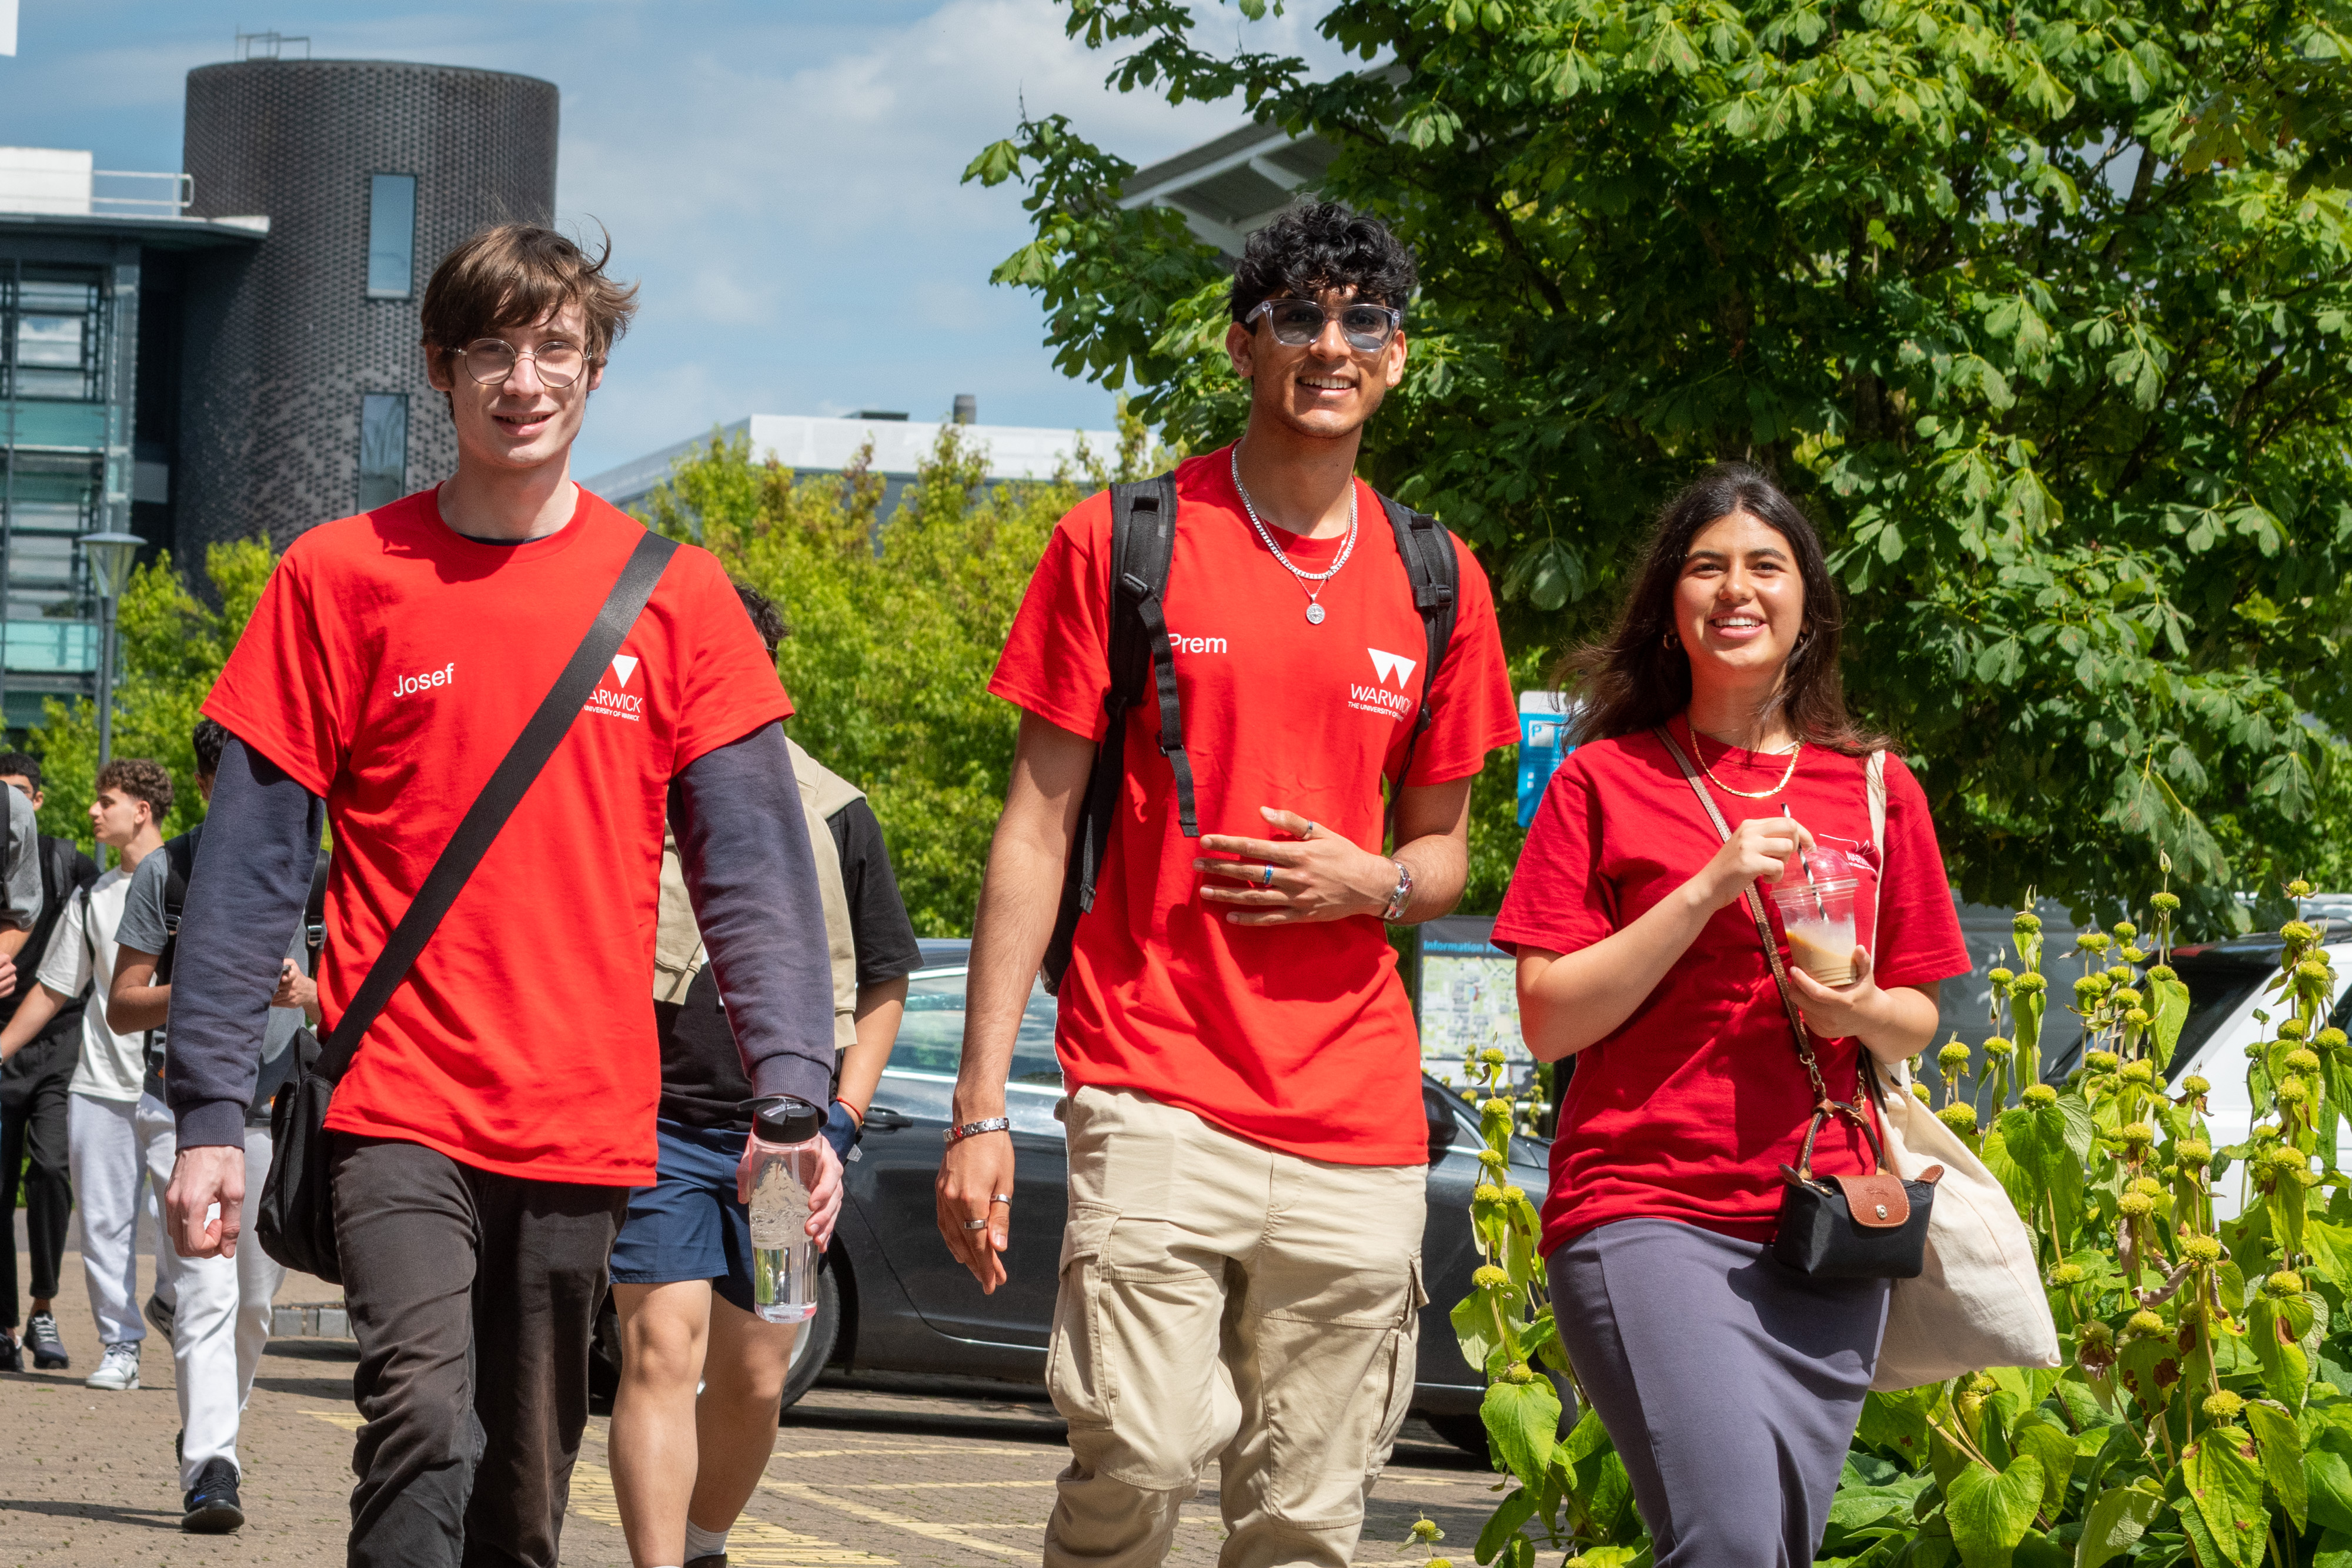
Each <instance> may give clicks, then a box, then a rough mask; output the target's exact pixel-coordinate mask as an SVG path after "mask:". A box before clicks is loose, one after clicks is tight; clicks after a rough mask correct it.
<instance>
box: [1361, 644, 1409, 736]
mask: <svg viewBox="0 0 2352 1568" xmlns="http://www.w3.org/2000/svg"><path fill="white" fill-rule="evenodd" d="M1364 652H1365V653H1370V655H1371V656H1372V674H1373V675H1374V676H1375V677H1376V678H1377V679H1378V681H1379V683H1380V684H1379V685H1370V686H1367V685H1358V684H1357V683H1355V682H1353V681H1350V682H1349V683H1348V706H1349V707H1351V708H1354V709H1355V710H1357V711H1358V712H1359V713H1375V714H1378V715H1380V716H1381V717H1382V718H1388V719H1394V720H1396V721H1397V722H1399V723H1402V722H1403V720H1404V716H1405V715H1407V714H1409V713H1411V712H1412V697H1410V696H1408V695H1406V694H1405V688H1406V687H1407V686H1408V685H1412V673H1413V671H1415V670H1417V669H1419V668H1420V667H1421V661H1420V660H1418V659H1408V658H1406V657H1405V656H1404V655H1403V654H1402V653H1390V652H1388V651H1387V650H1386V649H1382V648H1367V649H1365V650H1364ZM1391 685H1394V686H1395V688H1396V689H1395V690H1393V691H1391V690H1390V689H1389V688H1390V686H1391Z"/></svg>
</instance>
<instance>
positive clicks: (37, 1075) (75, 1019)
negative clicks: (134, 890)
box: [0, 751, 98, 1372]
mask: <svg viewBox="0 0 2352 1568" xmlns="http://www.w3.org/2000/svg"><path fill="white" fill-rule="evenodd" d="M0 784H5V785H7V786H9V787H10V788H11V789H15V790H16V792H17V793H18V794H20V795H22V796H24V797H25V800H26V803H27V804H29V805H30V806H31V807H32V809H33V810H35V811H36V812H37V811H39V810H40V809H41V761H40V758H37V757H34V756H31V755H29V754H27V753H26V752H22V751H7V752H0ZM37 855H38V858H39V863H40V873H41V915H40V918H39V919H38V920H37V921H35V922H34V924H33V930H32V934H31V935H30V936H28V937H27V938H26V942H25V946H24V947H23V949H22V950H21V951H19V952H18V953H17V954H16V962H17V963H20V964H22V965H23V966H24V968H25V971H26V973H27V974H29V973H31V972H32V971H33V970H35V969H37V968H39V967H40V966H41V956H42V955H43V954H45V953H47V951H48V947H49V942H50V939H51V938H52V937H53V936H55V935H56V932H57V927H58V920H59V919H60V918H61V917H62V916H63V915H64V914H65V906H66V904H67V901H68V900H69V899H71V898H73V897H74V896H75V895H76V894H79V893H80V892H81V890H82V889H83V888H85V887H88V886H89V884H90V883H94V882H96V881H97V880H98V862H95V861H93V860H91V859H90V858H89V856H88V855H86V854H84V853H82V852H81V847H80V846H79V844H76V843H74V842H73V841H71V840H69V839H53V838H50V837H48V836H47V835H46V834H43V835H40V837H39V839H38V841H37ZM0 962H5V960H0ZM10 978H12V979H13V978H14V970H13V969H12V970H11V971H10ZM32 989H33V988H32V987H30V986H12V987H10V988H8V990H7V993H6V996H5V999H0V1027H5V1024H6V1023H7V1020H8V1019H11V1018H13V1017H15V1016H16V1009H17V1008H18V1007H19V1006H21V1005H22V1004H23V1002H24V999H25V998H26V997H27V996H29V995H31V994H32ZM80 1047H81V1014H80V1012H79V1009H74V1008H64V1009H59V1010H58V1013H57V1015H56V1016H55V1017H54V1018H52V1019H49V1021H48V1024H47V1027H45V1028H44V1029H43V1030H41V1032H40V1033H39V1034H37V1035H36V1036H34V1037H33V1039H32V1040H29V1041H27V1042H26V1045H25V1048H24V1049H23V1050H22V1051H18V1052H16V1055H14V1056H12V1057H10V1058H9V1059H8V1063H7V1065H6V1066H5V1067H0V1214H14V1213H15V1212H16V1195H17V1192H18V1190H19V1188H18V1185H17V1184H18V1181H19V1175H18V1173H19V1172H20V1171H21V1172H22V1178H21V1179H22V1181H23V1187H22V1190H23V1193H24V1197H25V1239H26V1245H27V1247H28V1249H29V1251H30V1256H31V1259H32V1270H31V1272H30V1277H29V1278H28V1279H27V1280H26V1286H27V1287H28V1289H29V1291H30V1293H31V1296H32V1301H31V1312H30V1313H29V1314H28V1315H27V1316H26V1319H25V1332H24V1336H23V1339H22V1340H21V1342H20V1341H19V1340H18V1338H17V1336H16V1248H15V1247H14V1246H9V1247H6V1248H0V1312H5V1313H6V1314H7V1315H6V1316H5V1317H0V1372H22V1371H23V1370H24V1353H25V1352H26V1351H28V1350H29V1351H31V1352H32V1353H33V1365H34V1368H35V1369H36V1370H37V1371H42V1372H48V1371H55V1370H60V1369H63V1368H65V1367H68V1366H71V1365H72V1364H73V1358H72V1357H71V1356H69V1355H68V1354H66V1346H65V1341H64V1340H63V1339H61V1338H59V1337H58V1320H57V1314H56V1312H54V1311H53V1310H52V1308H53V1307H54V1305H55V1300H54V1298H55V1297H56V1295H57V1293H58V1266H59V1265H60V1264H61V1263H62V1262H63V1261H64V1260H65V1250H66V1228H67V1225H68V1217H69V1216H70V1214H71V1212H72V1209H73V1184H72V1179H71V1173H70V1171H69V1168H68V1161H67V1155H66V1148H67V1139H66V1096H67V1092H68V1091H67V1085H68V1083H70V1082H72V1080H73V1073H74V1065H75V1062H76V1061H78V1060H79V1055H80Z"/></svg>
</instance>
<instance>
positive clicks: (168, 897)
mask: <svg viewBox="0 0 2352 1568" xmlns="http://www.w3.org/2000/svg"><path fill="white" fill-rule="evenodd" d="M204 831H205V825H204V824H203V823H202V822H198V823H197V824H196V825H195V826H194V827H193V828H190V829H189V830H188V831H186V832H184V833H182V834H181V835H180V836H179V837H178V838H175V839H166V840H164V841H163V951H162V952H161V953H158V954H156V955H155V974H154V977H152V979H150V980H149V981H148V982H147V983H148V984H149V985H151V986H168V985H170V984H171V983H172V960H173V957H174V956H176V955H177V954H178V952H179V950H180V912H181V911H182V910H184V909H185V908H186V907H187V906H188V878H189V877H190V876H192V875H193V874H194V873H195V869H196V842H197V841H198V840H199V839H201V838H202V837H203V836H204ZM148 1032H149V1034H150V1035H151V1036H152V1034H153V1032H154V1031H153V1030H149V1031H148Z"/></svg>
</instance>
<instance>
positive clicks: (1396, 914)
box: [1381, 861, 1412, 923]
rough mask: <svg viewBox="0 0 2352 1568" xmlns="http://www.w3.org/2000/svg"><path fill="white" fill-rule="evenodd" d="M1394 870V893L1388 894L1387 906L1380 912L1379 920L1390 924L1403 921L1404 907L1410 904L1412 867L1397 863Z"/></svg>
mask: <svg viewBox="0 0 2352 1568" xmlns="http://www.w3.org/2000/svg"><path fill="white" fill-rule="evenodd" d="M1396 868H1397V884H1396V891H1395V892H1394V893H1391V894H1389V906H1388V907H1387V908H1386V909H1383V910H1381V919H1382V920H1386V921H1389V922H1391V923H1394V922H1396V921H1399V920H1402V919H1403V918H1404V906H1405V905H1406V904H1411V903H1412V867H1411V866H1409V865H1407V864H1405V863H1404V862H1402V861H1399V862H1396Z"/></svg>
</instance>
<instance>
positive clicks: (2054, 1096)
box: [2018, 1083, 2058, 1110]
mask: <svg viewBox="0 0 2352 1568" xmlns="http://www.w3.org/2000/svg"><path fill="white" fill-rule="evenodd" d="M2018 1098H2019V1099H2021V1100H2022V1101H2024V1102H2025V1103H2027V1104H2028V1105H2031V1106H2032V1107H2033V1108H2034V1109H2036V1110H2040V1109H2041V1108H2042V1106H2044V1105H2055V1104H2056V1103H2058V1091H2056V1090H2055V1089H2053V1088H2051V1087H2050V1085H2048V1084H2047V1083H2029V1084H2027V1085H2026V1086H2025V1092H2024V1093H2022V1094H2021V1095H2019V1096H2018Z"/></svg>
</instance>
